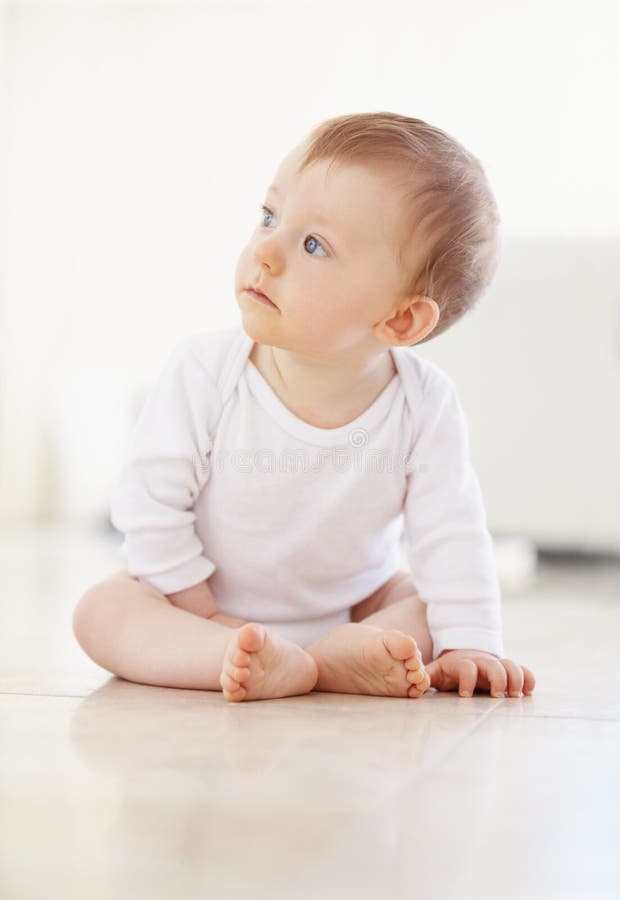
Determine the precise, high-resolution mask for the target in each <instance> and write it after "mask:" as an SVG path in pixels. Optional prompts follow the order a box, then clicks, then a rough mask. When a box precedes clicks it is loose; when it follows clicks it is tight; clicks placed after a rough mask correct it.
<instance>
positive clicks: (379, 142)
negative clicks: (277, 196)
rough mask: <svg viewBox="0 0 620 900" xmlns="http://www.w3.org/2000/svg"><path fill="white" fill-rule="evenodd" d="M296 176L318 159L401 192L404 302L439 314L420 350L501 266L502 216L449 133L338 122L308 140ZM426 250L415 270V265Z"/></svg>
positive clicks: (386, 121)
mask: <svg viewBox="0 0 620 900" xmlns="http://www.w3.org/2000/svg"><path fill="white" fill-rule="evenodd" d="M304 143H305V145H307V149H306V152H305V154H304V156H303V159H302V161H301V163H300V165H299V168H298V171H299V172H301V171H303V169H305V168H306V167H307V166H310V165H311V164H312V163H313V162H315V161H317V160H324V159H330V160H331V162H330V166H329V168H331V166H332V165H334V164H338V163H341V164H346V163H357V164H361V165H368V166H371V167H373V166H377V165H380V166H381V171H382V173H384V174H387V175H388V176H391V178H392V180H393V183H394V186H395V187H396V188H397V189H398V191H399V193H400V194H401V201H402V213H403V224H404V229H403V231H404V234H405V239H404V241H403V242H402V245H401V246H400V247H399V248H398V251H397V260H398V263H399V265H401V266H403V291H404V295H405V296H413V295H414V294H424V295H425V296H427V297H430V298H431V299H433V300H435V302H436V303H437V305H438V306H439V310H440V317H439V321H438V323H437V325H436V327H435V329H434V330H433V331H432V332H431V333H430V334H429V335H427V336H426V337H425V338H423V340H421V341H418V343H419V344H423V343H424V342H425V341H427V340H430V339H431V338H433V337H437V336H438V335H439V334H441V333H442V332H444V331H446V329H447V328H449V327H450V326H451V325H452V324H454V322H456V321H457V320H458V319H459V318H461V316H462V315H463V314H464V313H466V312H467V311H468V310H471V309H472V308H473V306H474V304H475V303H476V301H477V300H478V299H479V298H480V297H481V295H482V294H483V293H484V291H485V290H486V288H487V287H488V285H489V284H490V282H491V281H492V279H493V275H494V274H495V271H496V268H497V264H498V262H499V253H500V240H499V224H500V217H499V212H498V209H497V204H496V202H495V198H494V196H493V192H492V191H491V188H490V186H489V183H488V181H487V178H486V175H485V173H484V170H483V168H482V165H481V163H480V161H479V160H478V159H477V158H476V157H475V156H473V155H472V154H471V153H470V152H469V151H468V150H466V149H465V148H464V147H463V146H462V145H461V144H459V143H458V141H456V140H455V139H454V138H452V137H450V135H448V134H446V133H445V132H444V131H441V130H440V129H439V128H435V127H434V126H433V125H429V124H428V123H426V122H423V121H422V120H421V119H412V118H409V117H408V116H402V115H398V114H397V113H391V112H374V113H358V114H351V115H343V116H337V117H335V118H332V119H327V120H326V121H324V122H322V123H320V124H319V125H317V126H316V127H315V128H314V129H313V130H312V131H310V132H309V133H308V135H306V138H305V142H304ZM420 247H422V248H423V253H424V258H425V263H424V264H423V266H422V268H421V269H420V266H419V264H418V265H417V266H416V267H415V270H414V265H413V260H414V259H418V258H419V254H420Z"/></svg>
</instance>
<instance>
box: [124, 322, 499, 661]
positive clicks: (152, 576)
mask: <svg viewBox="0 0 620 900" xmlns="http://www.w3.org/2000/svg"><path fill="white" fill-rule="evenodd" d="M252 346H253V341H252V339H251V338H250V337H248V335H247V334H246V333H245V332H244V331H243V329H242V328H241V326H238V327H234V328H227V329H222V330H219V331H214V332H211V333H205V334H198V335H193V336H190V337H188V338H185V339H184V340H182V341H181V342H180V343H179V344H178V345H177V347H176V348H175V350H174V352H173V353H172V354H171V357H170V359H169V360H168V364H167V365H166V367H165V369H164V371H163V372H162V374H161V376H160V377H159V379H158V380H157V381H156V383H155V384H154V386H153V388H152V390H151V391H150V393H149V395H148V397H147V399H146V402H145V404H144V406H143V408H142V411H141V413H140V416H139V418H138V421H137V423H136V425H135V428H134V432H133V437H132V446H131V451H130V454H129V459H128V461H127V463H126V465H125V466H124V468H123V470H122V473H121V476H120V479H119V482H118V484H117V486H116V487H115V489H114V492H113V495H112V501H111V518H112V523H113V525H114V526H115V527H116V528H117V529H118V530H119V531H121V532H123V533H124V536H125V541H124V544H123V546H122V548H121V549H122V551H123V553H124V554H126V556H127V570H128V572H129V574H131V575H135V576H138V577H139V578H140V580H141V581H143V582H144V583H145V584H149V585H151V586H153V587H155V588H157V589H158V590H160V591H161V592H162V593H164V594H170V593H172V592H174V591H179V590H182V589H183V588H188V587H191V586H192V585H194V584H197V583H198V582H200V581H202V580H204V579H207V578H208V579H209V586H210V587H211V589H212V591H213V593H214V595H215V598H216V601H217V604H218V608H219V610H220V612H222V613H224V614H227V615H231V616H235V617H238V618H243V619H247V620H248V621H253V622H261V623H263V624H264V625H266V626H268V627H270V628H272V629H273V630H274V631H277V632H278V633H279V634H281V635H282V636H283V637H286V638H289V639H290V640H294V641H296V642H297V643H299V644H300V645H301V646H304V647H306V646H308V645H309V644H310V643H312V642H313V641H314V640H316V639H317V638H318V637H320V636H321V635H322V634H325V633H326V632H327V631H329V630H330V629H332V628H334V627H335V626H336V625H338V624H340V623H342V622H348V621H349V620H350V609H351V607H352V606H353V605H354V604H356V603H357V602H358V601H360V600H362V599H364V598H365V597H367V596H368V595H369V594H371V593H373V591H375V590H376V589H377V588H378V587H379V586H380V585H382V584H384V583H385V582H386V581H387V580H388V579H389V578H391V576H392V575H394V573H395V572H396V571H398V570H399V569H400V568H401V567H402V566H401V561H402V557H401V539H402V536H403V530H404V536H405V540H406V552H407V559H408V562H409V565H410V567H411V571H412V573H413V578H414V581H415V583H416V587H417V589H418V592H419V594H420V597H421V599H422V600H424V601H425V602H426V603H427V620H428V625H429V631H430V633H431V637H432V639H433V650H434V657H436V656H438V655H439V654H440V653H441V652H442V650H445V649H459V648H469V649H478V650H485V651H487V652H489V653H494V654H496V655H497V656H500V657H501V656H503V655H504V651H503V646H502V628H501V609H500V591H499V584H498V580H497V574H496V569H495V564H494V557H493V545H492V540H491V536H490V534H489V532H488V529H487V524H486V514H485V510H484V505H483V500H482V495H481V491H480V487H479V483H478V480H477V477H476V475H475V472H474V470H473V469H472V466H471V464H470V461H469V446H468V431H467V424H466V419H465V416H464V413H463V410H462V408H461V406H460V403H459V400H458V397H457V392H456V389H455V387H454V384H453V382H452V381H451V379H450V378H449V377H448V376H447V375H446V374H445V373H444V372H442V371H441V370H440V369H439V368H438V367H437V366H436V365H434V364H433V363H430V362H428V361H426V360H423V359H422V358H420V357H418V356H417V355H416V354H415V352H414V351H413V349H412V348H391V349H390V352H391V353H392V356H393V359H394V363H395V365H396V367H397V370H398V372H397V374H396V375H395V376H394V378H393V379H392V381H391V382H390V383H389V384H388V386H387V387H386V388H385V389H384V391H383V392H382V393H381V395H380V396H379V397H378V398H377V399H376V400H375V402H374V403H373V404H372V405H371V406H370V407H369V408H368V409H367V410H366V411H365V412H364V413H362V415H360V416H359V417H358V418H357V419H355V420H354V421H353V422H350V423H349V424H347V425H344V426H342V427H340V428H317V427H315V426H313V425H309V424H308V423H306V422H304V421H302V420H301V419H299V418H297V416H295V415H294V414H293V413H292V412H291V411H290V410H289V409H287V407H286V406H284V404H283V403H282V401H281V400H280V399H279V397H278V396H277V395H276V394H275V392H274V391H273V389H272V388H271V387H270V385H269V384H268V383H267V381H265V379H264V378H263V376H262V375H261V374H260V372H259V371H258V369H257V368H256V367H255V366H254V364H253V363H252V362H251V361H250V360H249V359H248V356H249V354H250V351H251V349H252Z"/></svg>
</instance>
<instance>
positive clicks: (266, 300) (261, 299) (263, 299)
mask: <svg viewBox="0 0 620 900" xmlns="http://www.w3.org/2000/svg"><path fill="white" fill-rule="evenodd" d="M246 292H247V293H248V294H250V295H251V296H252V297H254V299H255V300H258V301H259V302H260V303H263V304H265V305H266V306H273V307H274V308H275V309H277V308H278V307H277V306H276V304H275V303H274V302H273V300H271V298H270V297H268V296H267V294H263V293H262V291H257V290H256V289H255V288H253V287H247V288H246Z"/></svg>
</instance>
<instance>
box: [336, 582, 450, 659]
mask: <svg viewBox="0 0 620 900" xmlns="http://www.w3.org/2000/svg"><path fill="white" fill-rule="evenodd" d="M351 621H352V622H363V623H364V624H365V625H374V626H375V627H377V628H397V629H398V630H400V631H404V632H405V634H410V635H411V636H412V637H413V638H415V642H416V644H417V645H418V649H419V650H420V653H421V654H422V660H423V662H425V663H429V662H432V659H433V640H432V638H431V635H430V632H429V630H428V625H427V621H426V603H423V602H422V600H420V597H419V594H418V591H417V588H416V585H415V582H414V580H413V576H412V574H411V572H408V571H406V570H404V569H402V570H401V571H400V572H397V573H396V575H393V576H392V578H390V580H389V581H386V583H385V584H383V585H381V587H380V588H378V589H377V590H376V591H375V592H374V594H371V595H370V597H367V598H366V599H365V600H362V601H361V602H360V603H357V604H356V605H355V606H354V607H353V608H352V609H351Z"/></svg>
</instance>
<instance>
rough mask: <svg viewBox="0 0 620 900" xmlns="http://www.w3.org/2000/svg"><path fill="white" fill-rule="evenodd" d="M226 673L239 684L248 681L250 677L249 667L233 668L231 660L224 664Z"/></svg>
mask: <svg viewBox="0 0 620 900" xmlns="http://www.w3.org/2000/svg"><path fill="white" fill-rule="evenodd" d="M224 671H225V672H226V674H227V675H229V676H230V678H232V679H233V681H238V682H239V684H242V683H243V682H244V681H247V680H248V678H249V677H250V670H249V668H248V667H247V666H233V665H232V663H231V662H230V661H229V660H228V661H227V662H225V663H224Z"/></svg>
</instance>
